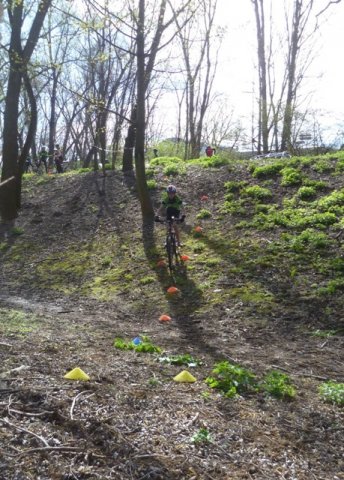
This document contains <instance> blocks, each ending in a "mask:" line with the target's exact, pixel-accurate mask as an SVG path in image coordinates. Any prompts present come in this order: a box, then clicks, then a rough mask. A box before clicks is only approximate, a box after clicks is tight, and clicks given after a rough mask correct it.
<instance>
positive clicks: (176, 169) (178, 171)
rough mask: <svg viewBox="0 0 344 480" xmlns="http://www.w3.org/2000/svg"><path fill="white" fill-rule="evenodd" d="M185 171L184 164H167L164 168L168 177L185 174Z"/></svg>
mask: <svg viewBox="0 0 344 480" xmlns="http://www.w3.org/2000/svg"><path fill="white" fill-rule="evenodd" d="M184 173H185V166H184V165H183V164H177V165H174V164H171V165H166V167H165V168H164V175H166V176H167V177H170V176H176V175H183V174H184Z"/></svg>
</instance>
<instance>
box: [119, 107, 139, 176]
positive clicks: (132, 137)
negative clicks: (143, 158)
mask: <svg viewBox="0 0 344 480" xmlns="http://www.w3.org/2000/svg"><path fill="white" fill-rule="evenodd" d="M136 123H137V106H136V105H133V107H132V110H131V114H130V125H129V127H128V134H127V136H126V139H125V142H124V152H123V163H122V171H123V172H132V171H133V169H134V149H135V143H136Z"/></svg>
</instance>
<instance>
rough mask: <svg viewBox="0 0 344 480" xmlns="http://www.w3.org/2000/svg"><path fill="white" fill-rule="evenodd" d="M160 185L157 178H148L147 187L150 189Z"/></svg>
mask: <svg viewBox="0 0 344 480" xmlns="http://www.w3.org/2000/svg"><path fill="white" fill-rule="evenodd" d="M157 186H158V184H157V182H156V181H155V180H147V188H148V190H154V189H155V188H156V187H157Z"/></svg>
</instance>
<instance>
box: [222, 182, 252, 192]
mask: <svg viewBox="0 0 344 480" xmlns="http://www.w3.org/2000/svg"><path fill="white" fill-rule="evenodd" d="M246 185H247V182H236V181H234V180H233V181H230V182H225V184H224V187H225V189H226V190H227V192H231V193H236V192H239V191H240V190H241V189H242V188H243V187H245V186H246Z"/></svg>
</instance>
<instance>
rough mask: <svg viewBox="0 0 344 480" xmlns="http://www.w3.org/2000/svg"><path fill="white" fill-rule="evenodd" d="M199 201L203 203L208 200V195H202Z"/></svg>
mask: <svg viewBox="0 0 344 480" xmlns="http://www.w3.org/2000/svg"><path fill="white" fill-rule="evenodd" d="M201 200H202V202H205V201H206V200H209V197H208V195H202V196H201Z"/></svg>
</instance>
